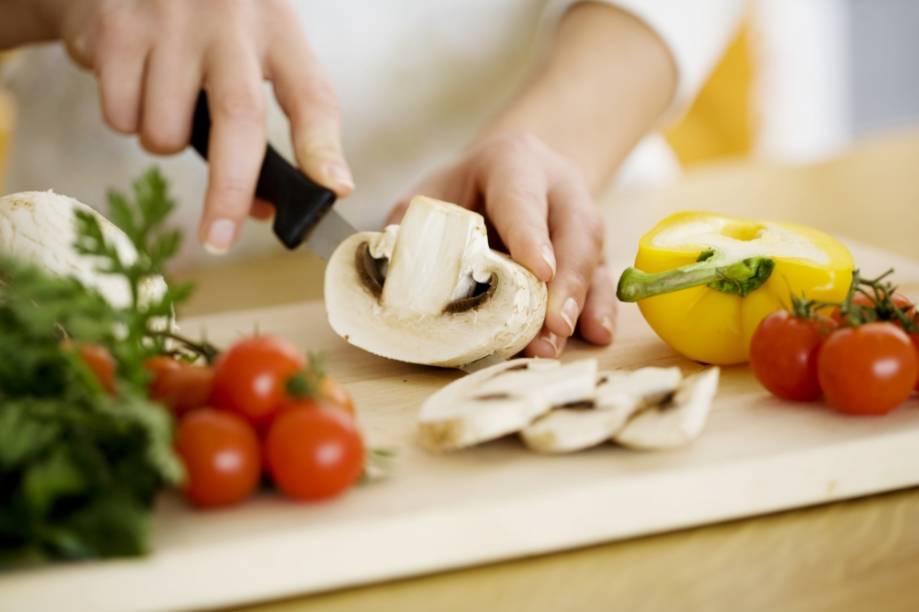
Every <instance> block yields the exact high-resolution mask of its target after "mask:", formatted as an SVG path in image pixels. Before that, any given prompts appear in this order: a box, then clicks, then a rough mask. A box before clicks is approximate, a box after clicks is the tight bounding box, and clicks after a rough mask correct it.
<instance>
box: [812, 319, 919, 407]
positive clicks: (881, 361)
mask: <svg viewBox="0 0 919 612" xmlns="http://www.w3.org/2000/svg"><path fill="white" fill-rule="evenodd" d="M817 375H818V378H819V379H820V386H821V387H822V388H823V392H824V394H825V395H826V399H827V403H829V405H830V406H832V407H833V408H835V409H837V410H839V411H841V412H846V413H849V414H864V415H880V414H887V413H888V412H890V411H891V410H893V409H894V408H896V407H897V406H899V405H900V404H902V403H903V402H904V401H906V398H908V397H909V395H910V393H911V392H912V390H913V388H914V387H915V386H916V382H917V380H916V379H917V378H919V358H917V355H916V348H915V347H914V346H913V343H912V342H911V341H910V339H909V337H908V336H907V335H906V333H904V332H903V330H901V329H900V328H899V327H897V326H896V325H894V324H892V323H886V322H878V323H868V324H866V325H862V326H860V327H854V328H852V327H845V328H842V329H839V330H838V331H836V332H834V333H833V334H831V335H830V337H829V338H827V339H826V341H824V343H823V346H822V347H821V348H820V353H819V354H818V356H817Z"/></svg>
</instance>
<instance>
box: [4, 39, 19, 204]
mask: <svg viewBox="0 0 919 612" xmlns="http://www.w3.org/2000/svg"><path fill="white" fill-rule="evenodd" d="M10 55H11V53H10V52H0V68H2V66H3V62H4V61H5V60H6V59H7V58H8V57H9V56H10ZM15 110H16V106H15V105H14V104H13V96H12V94H10V93H8V92H7V91H6V90H4V89H3V86H2V85H0V195H3V194H4V193H6V191H5V181H6V170H7V167H8V166H9V159H10V141H11V140H12V139H13V122H14V121H15V117H16V116H15Z"/></svg>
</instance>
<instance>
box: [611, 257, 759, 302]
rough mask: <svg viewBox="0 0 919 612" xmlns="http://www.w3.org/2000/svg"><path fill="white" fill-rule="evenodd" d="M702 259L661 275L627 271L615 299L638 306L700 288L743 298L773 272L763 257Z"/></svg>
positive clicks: (757, 287) (631, 269)
mask: <svg viewBox="0 0 919 612" xmlns="http://www.w3.org/2000/svg"><path fill="white" fill-rule="evenodd" d="M702 257H703V259H702V260H701V261H697V262H696V263H692V264H689V265H686V266H682V267H680V268H674V269H673V270H665V271H663V272H654V273H648V272H642V271H641V270H639V269H637V268H628V269H627V270H626V271H625V272H623V273H622V276H621V277H620V278H619V287H618V288H617V290H616V296H617V297H618V298H619V299H620V300H622V301H623V302H637V301H639V300H644V299H646V298H649V297H653V296H655V295H661V294H663V293H672V292H674V291H681V290H683V289H689V288H690V287H702V286H708V287H710V288H712V289H715V290H717V291H722V292H724V293H731V294H734V295H740V296H745V295H748V294H750V293H752V292H753V291H755V290H756V289H759V288H760V287H761V286H762V285H763V283H765V282H766V281H767V280H768V279H769V276H770V275H771V274H772V270H773V268H775V262H774V261H773V260H772V259H771V258H769V257H765V256H754V257H747V258H746V259H741V260H739V261H733V262H726V261H724V258H723V257H721V256H720V255H719V253H717V252H715V253H710V252H709V253H707V254H706V253H704V254H703V255H702Z"/></svg>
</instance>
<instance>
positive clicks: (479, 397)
mask: <svg viewBox="0 0 919 612" xmlns="http://www.w3.org/2000/svg"><path fill="white" fill-rule="evenodd" d="M596 378H597V361H596V360H595V359H584V360H581V361H576V362H573V363H568V364H562V363H560V362H558V361H555V360H552V359H514V360H511V361H506V362H504V363H500V364H498V365H495V366H491V367H489V368H485V369H484V370H479V371H478V372H475V373H473V374H469V375H467V376H464V377H463V378H460V379H458V380H456V381H454V382H452V383H450V384H449V385H447V386H446V387H444V388H442V389H441V390H439V391H437V392H436V393H434V394H433V395H431V396H430V397H429V398H428V399H427V400H425V402H424V403H423V404H422V406H421V411H420V413H419V416H418V420H419V432H420V436H421V441H422V443H423V444H424V445H425V446H426V447H427V448H429V449H431V450H435V451H443V450H454V449H458V448H463V447H466V446H472V445H475V444H479V443H481V442H485V441H488V440H493V439H495V438H500V437H502V436H505V435H507V434H511V433H515V432H518V431H520V430H521V429H523V428H524V427H526V426H527V425H529V424H530V423H531V422H532V421H533V420H534V419H536V418H537V417H538V416H540V415H541V414H544V413H546V412H548V411H549V410H551V409H552V406H556V405H559V404H566V403H571V402H581V401H585V400H590V399H591V398H592V397H593V393H594V387H595V381H596Z"/></svg>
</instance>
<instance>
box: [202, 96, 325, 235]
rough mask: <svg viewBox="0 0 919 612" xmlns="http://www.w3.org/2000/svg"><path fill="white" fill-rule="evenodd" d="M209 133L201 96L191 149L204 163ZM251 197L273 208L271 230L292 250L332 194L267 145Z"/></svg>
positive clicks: (320, 215) (208, 116)
mask: <svg viewBox="0 0 919 612" xmlns="http://www.w3.org/2000/svg"><path fill="white" fill-rule="evenodd" d="M210 133H211V113H210V111H209V110H208V105H207V94H206V93H205V92H203V91H202V92H201V94H200V95H199V96H198V101H197V103H196V104H195V115H194V118H193V119H192V128H191V146H192V147H193V148H194V149H195V151H197V152H198V153H200V154H201V157H203V158H204V159H207V149H208V142H209V141H210ZM255 195H257V196H258V197H260V198H262V199H263V200H267V201H268V202H270V203H271V204H273V205H274V211H275V215H274V225H273V227H272V229H273V230H274V234H275V235H276V236H277V237H278V239H279V240H280V241H281V242H282V243H283V244H284V246H286V247H287V248H288V249H295V248H297V247H298V246H300V245H301V244H302V243H303V241H304V240H306V238H307V236H309V233H310V232H311V231H312V229H313V228H314V227H315V226H316V224H317V223H319V221H320V220H321V219H322V218H323V217H324V216H325V214H326V213H327V212H328V211H329V210H330V209H331V208H332V204H334V203H335V197H336V196H335V192H333V191H331V190H330V189H326V188H325V187H322V186H321V185H318V184H316V183H315V182H313V181H312V180H310V178H309V177H308V176H306V175H305V174H303V173H302V172H300V170H298V169H297V168H295V167H294V166H292V165H291V164H290V163H289V162H288V161H287V160H286V159H284V158H283V157H282V156H281V154H280V153H278V152H277V151H276V150H275V148H274V147H272V146H271V144H268V146H267V147H266V148H265V160H264V161H263V162H262V169H261V170H260V171H259V175H258V184H257V185H256V187H255Z"/></svg>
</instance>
